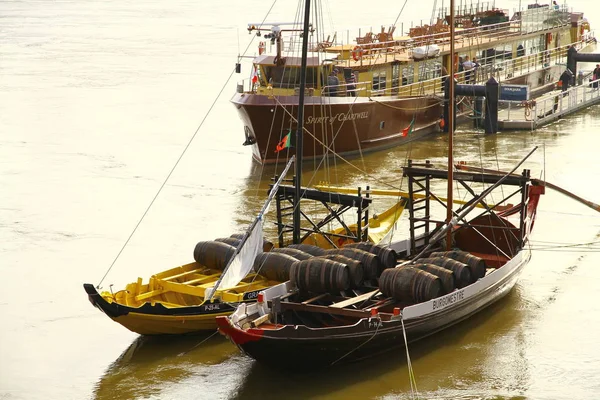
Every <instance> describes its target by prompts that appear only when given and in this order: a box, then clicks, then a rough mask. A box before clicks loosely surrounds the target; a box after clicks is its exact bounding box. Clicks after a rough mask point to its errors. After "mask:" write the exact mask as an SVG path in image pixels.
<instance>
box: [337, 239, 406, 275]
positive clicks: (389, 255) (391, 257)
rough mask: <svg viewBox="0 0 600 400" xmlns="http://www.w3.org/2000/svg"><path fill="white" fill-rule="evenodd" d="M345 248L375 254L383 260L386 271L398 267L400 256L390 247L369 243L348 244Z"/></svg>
mask: <svg viewBox="0 0 600 400" xmlns="http://www.w3.org/2000/svg"><path fill="white" fill-rule="evenodd" d="M344 247H350V248H353V249H361V250H364V251H368V252H369V253H371V254H375V255H376V256H377V257H379V259H380V260H381V263H382V264H383V268H384V269H385V268H394V267H395V266H396V260H397V259H398V256H397V254H396V252H395V251H394V250H393V249H391V248H389V247H384V246H378V245H376V244H373V243H369V242H358V243H348V244H346V245H345V246H344Z"/></svg>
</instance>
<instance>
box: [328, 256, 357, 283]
mask: <svg viewBox="0 0 600 400" xmlns="http://www.w3.org/2000/svg"><path fill="white" fill-rule="evenodd" d="M320 257H323V258H327V259H329V260H333V261H337V262H341V263H342V264H345V265H347V266H348V273H349V274H350V287H351V288H358V287H360V285H362V283H363V280H364V279H365V268H364V266H363V263H362V262H360V261H359V260H354V259H352V258H348V257H346V256H343V255H341V254H327V255H324V256H320Z"/></svg>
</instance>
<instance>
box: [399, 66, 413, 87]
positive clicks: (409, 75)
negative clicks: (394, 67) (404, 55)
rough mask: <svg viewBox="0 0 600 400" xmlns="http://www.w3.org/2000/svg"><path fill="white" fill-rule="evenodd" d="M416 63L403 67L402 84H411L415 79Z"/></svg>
mask: <svg viewBox="0 0 600 400" xmlns="http://www.w3.org/2000/svg"><path fill="white" fill-rule="evenodd" d="M414 65H415V63H412V64H409V65H408V67H406V68H402V86H404V85H410V84H411V83H413V82H414V81H415V75H414Z"/></svg>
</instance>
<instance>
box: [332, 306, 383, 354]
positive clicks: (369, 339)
mask: <svg viewBox="0 0 600 400" xmlns="http://www.w3.org/2000/svg"><path fill="white" fill-rule="evenodd" d="M377 319H378V320H379V323H378V324H377V327H376V328H375V332H373V334H372V335H371V337H370V338H368V339H367V340H365V341H364V342H363V343H361V344H359V345H358V346H356V347H355V348H353V349H352V350H350V351H349V352H347V353H346V354H344V355H343V356H341V357H340V358H338V359H337V360H335V361H334V362H332V363H331V364H330V365H333V364H335V363H337V362H339V361H341V360H343V359H344V358H346V357H347V356H349V355H350V354H352V353H354V352H355V351H356V350H358V349H360V348H361V347H363V346H364V345H365V344H367V343H369V342H370V341H371V339H373V338H374V337H375V336H376V335H377V332H379V327H380V326H381V324H382V322H381V318H379V316H378V317H377Z"/></svg>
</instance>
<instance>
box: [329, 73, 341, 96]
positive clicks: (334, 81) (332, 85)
mask: <svg viewBox="0 0 600 400" xmlns="http://www.w3.org/2000/svg"><path fill="white" fill-rule="evenodd" d="M337 73H338V70H337V69H333V70H332V71H331V73H330V74H329V76H328V77H327V86H328V89H329V96H331V97H336V96H337V91H338V86H339V85H340V80H339V79H338V77H337Z"/></svg>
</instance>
